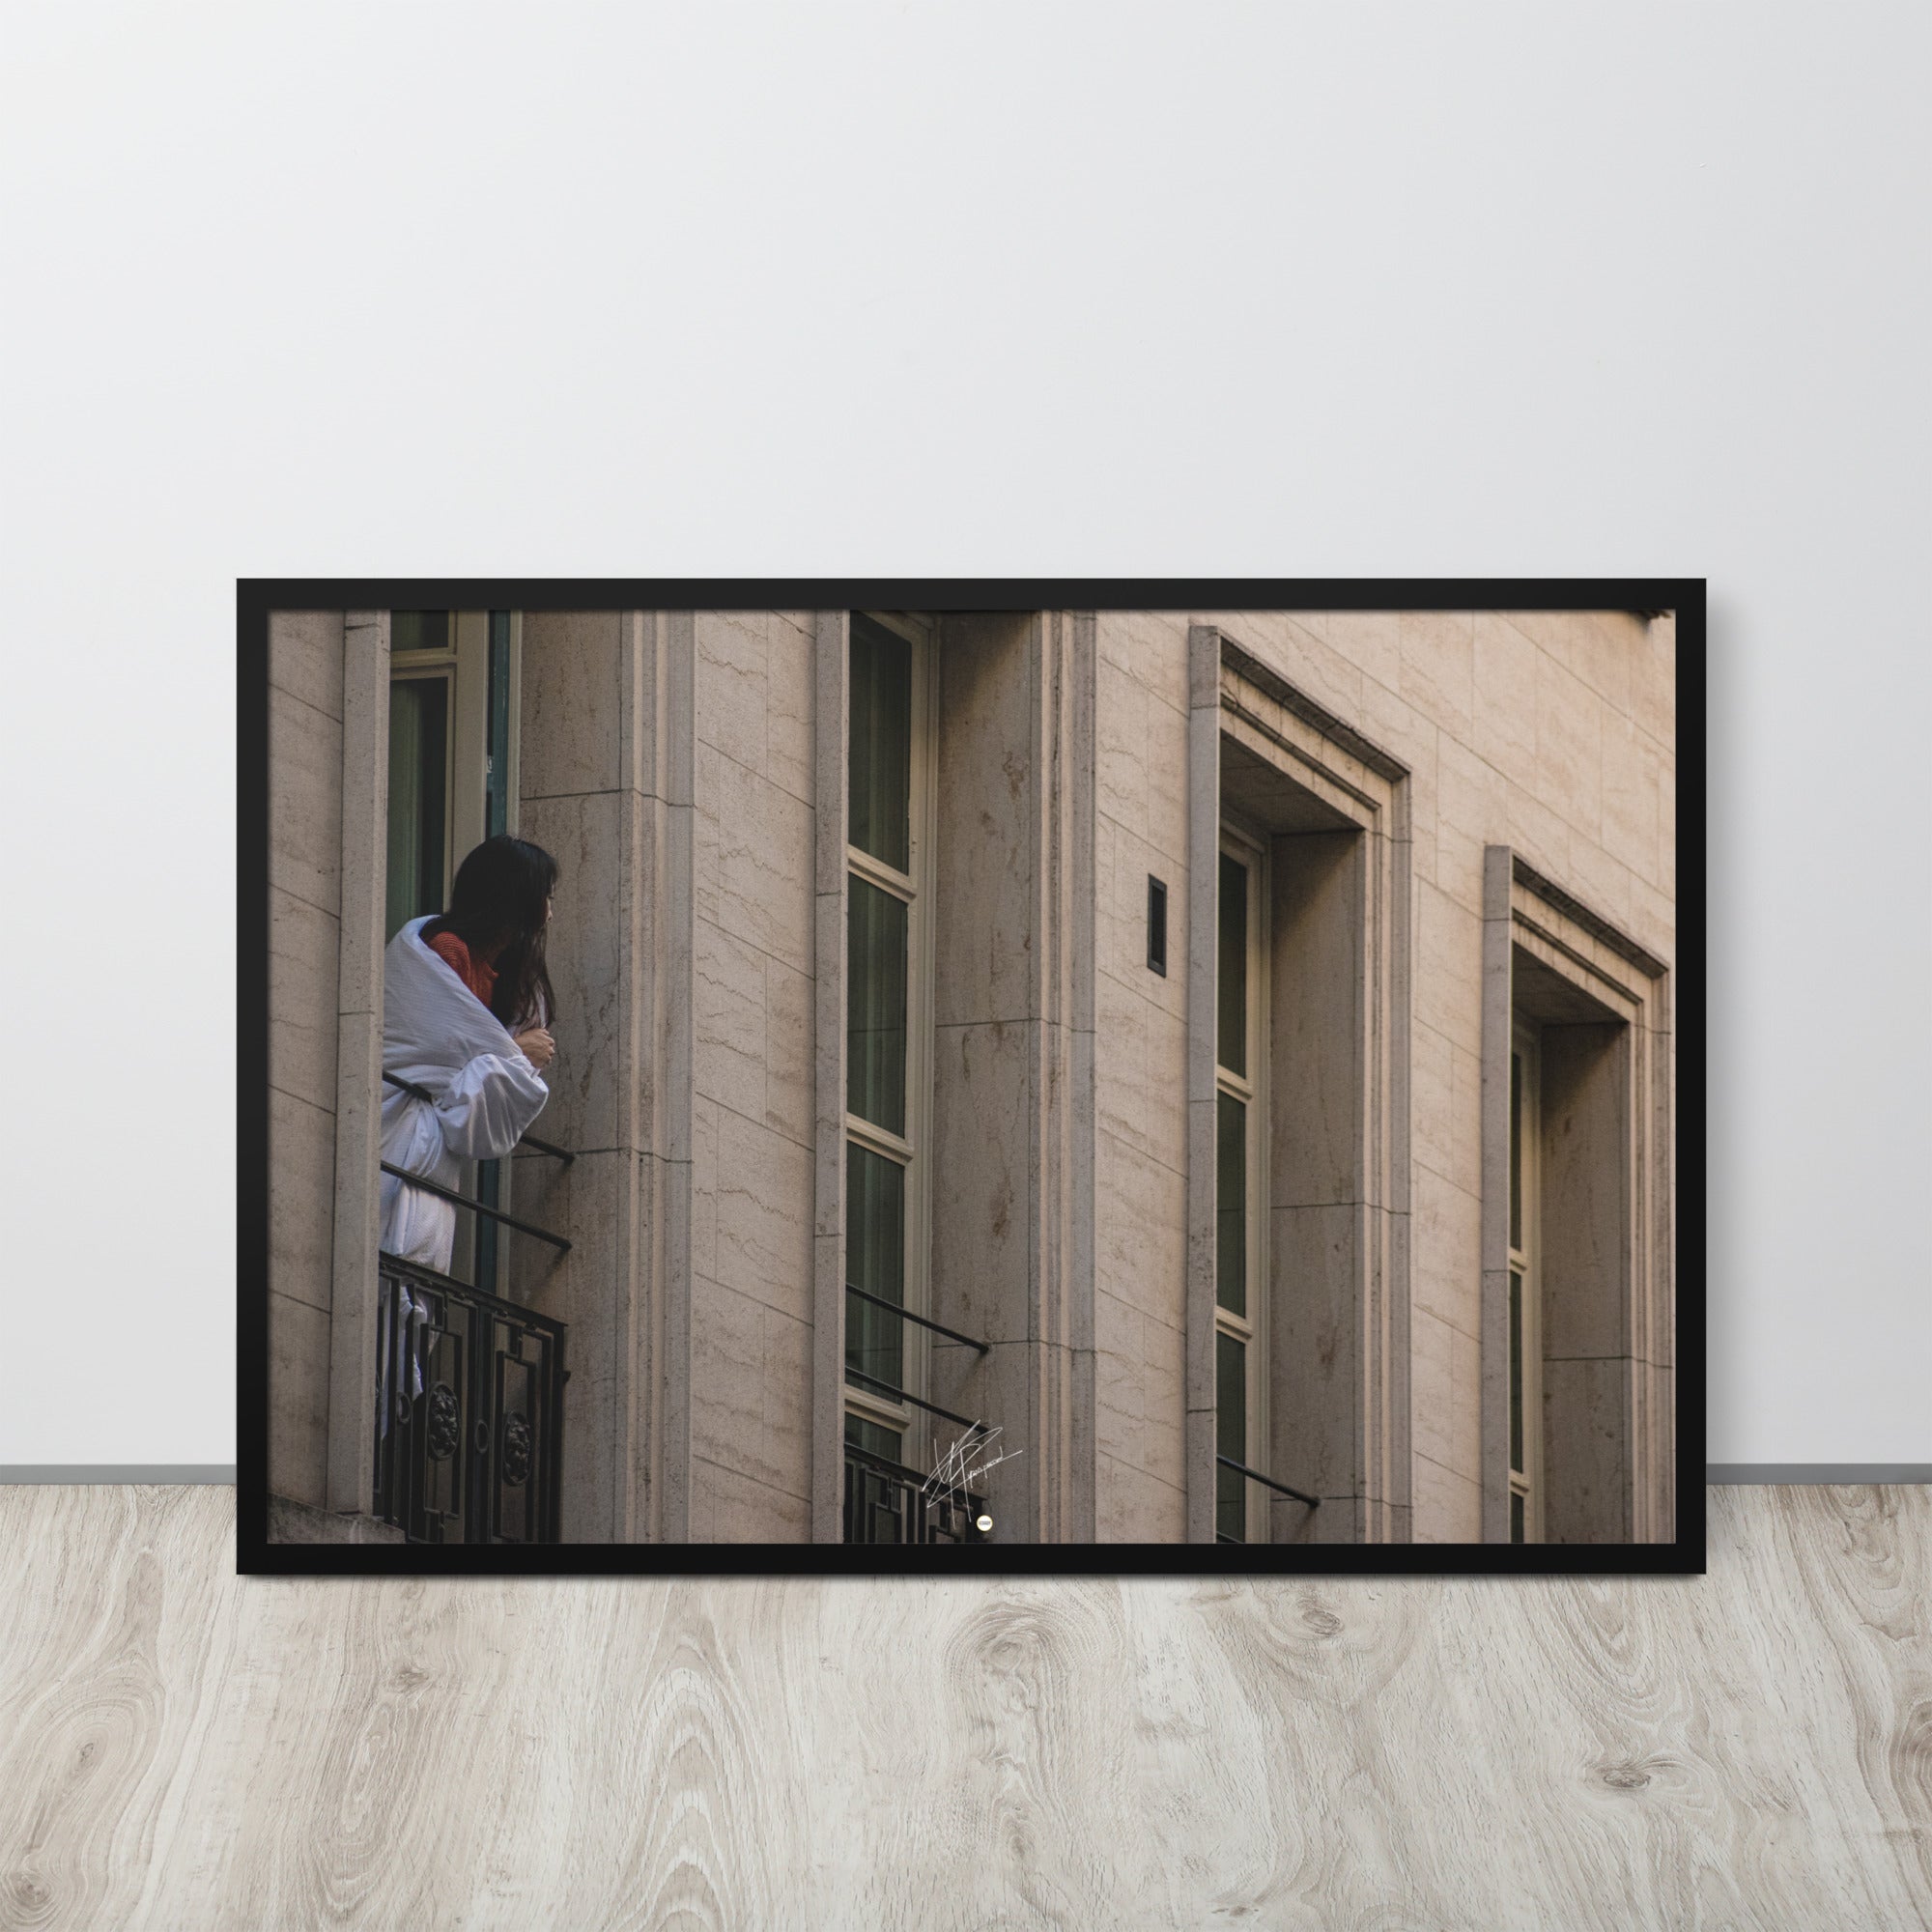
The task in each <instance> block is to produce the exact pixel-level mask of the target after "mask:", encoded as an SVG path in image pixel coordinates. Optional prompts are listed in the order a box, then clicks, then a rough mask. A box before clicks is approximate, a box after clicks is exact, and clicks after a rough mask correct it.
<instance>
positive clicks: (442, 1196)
mask: <svg viewBox="0 0 1932 1932" xmlns="http://www.w3.org/2000/svg"><path fill="white" fill-rule="evenodd" d="M380 1165H381V1167H382V1169H383V1172H384V1174H393V1175H394V1176H395V1177H396V1179H398V1180H407V1181H408V1182H409V1184H410V1185H411V1186H412V1187H420V1188H421V1189H422V1190H423V1192H424V1193H425V1194H434V1195H435V1196H437V1198H438V1199H439V1200H441V1201H447V1202H450V1203H452V1204H453V1205H454V1206H456V1207H458V1208H469V1210H470V1212H471V1213H472V1214H487V1215H488V1216H489V1217H490V1219H491V1220H493V1221H500V1222H501V1223H502V1224H503V1226H504V1227H506V1228H514V1229H515V1230H516V1231H517V1233H518V1234H520V1235H533V1236H536V1238H537V1239H538V1240H540V1241H548V1242H549V1243H550V1244H551V1246H552V1247H554V1249H556V1251H557V1252H558V1253H559V1254H564V1255H567V1254H568V1253H569V1252H570V1243H569V1242H568V1241H567V1240H565V1239H564V1237H563V1236H561V1235H553V1234H552V1233H551V1231H550V1230H549V1229H548V1228H539V1227H537V1226H536V1225H535V1223H534V1222H530V1221H520V1220H518V1219H517V1217H516V1216H515V1215H514V1214H506V1213H504V1212H503V1210H502V1209H501V1208H492V1207H490V1206H489V1205H488V1203H486V1202H482V1201H472V1200H470V1198H469V1195H467V1194H459V1193H457V1192H456V1190H455V1189H454V1188H450V1187H442V1186H440V1185H439V1184H438V1183H437V1182H436V1181H434V1180H425V1179H423V1178H422V1176H421V1175H419V1174H412V1173H410V1172H409V1170H408V1169H407V1168H401V1167H395V1166H392V1165H391V1164H390V1163H389V1162H388V1161H386V1160H385V1161H383V1162H382V1163H380ZM480 1292H482V1291H479V1293H480Z"/></svg>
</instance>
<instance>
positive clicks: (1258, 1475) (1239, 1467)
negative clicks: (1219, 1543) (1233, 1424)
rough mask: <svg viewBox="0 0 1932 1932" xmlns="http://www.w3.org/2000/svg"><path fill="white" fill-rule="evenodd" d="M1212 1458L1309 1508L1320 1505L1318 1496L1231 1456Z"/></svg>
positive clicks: (1249, 1479) (1229, 1540)
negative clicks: (1280, 1481) (1298, 1488)
mask: <svg viewBox="0 0 1932 1932" xmlns="http://www.w3.org/2000/svg"><path fill="white" fill-rule="evenodd" d="M1214 1460H1215V1462H1217V1463H1220V1465H1221V1466H1222V1467H1223V1468H1224V1469H1233V1470H1234V1471H1235V1473H1236V1475H1237V1476H1245V1477H1247V1479H1248V1481H1249V1482H1251V1483H1261V1484H1263V1485H1264V1486H1265V1487H1266V1488H1268V1489H1270V1490H1279V1491H1280V1492H1281V1493H1282V1494H1283V1495H1285V1496H1293V1498H1294V1500H1295V1501H1296V1502H1298V1503H1306V1504H1307V1505H1308V1507H1309V1508H1310V1509H1320V1508H1321V1497H1320V1496H1311V1495H1310V1494H1309V1493H1308V1492H1307V1491H1306V1490H1297V1489H1293V1488H1291V1487H1290V1486H1289V1485H1288V1484H1287V1483H1278V1482H1276V1481H1275V1479H1274V1478H1273V1477H1272V1476H1264V1475H1263V1474H1262V1472H1261V1471H1260V1470H1259V1469H1251V1468H1249V1467H1248V1465H1247V1464H1246V1463H1237V1462H1236V1461H1235V1459H1234V1458H1233V1457H1232V1456H1216V1457H1215V1458H1214ZM1236 1540H1237V1539H1236V1538H1235V1537H1228V1538H1226V1539H1225V1541H1227V1542H1229V1543H1233V1542H1236Z"/></svg>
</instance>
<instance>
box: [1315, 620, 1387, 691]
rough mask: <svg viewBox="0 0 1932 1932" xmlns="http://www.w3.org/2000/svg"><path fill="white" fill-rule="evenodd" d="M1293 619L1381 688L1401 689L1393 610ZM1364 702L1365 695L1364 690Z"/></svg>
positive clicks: (1385, 689)
mask: <svg viewBox="0 0 1932 1932" xmlns="http://www.w3.org/2000/svg"><path fill="white" fill-rule="evenodd" d="M1296 618H1297V621H1298V622H1300V623H1301V624H1303V625H1304V626H1305V627H1306V628H1308V629H1310V630H1319V632H1320V634H1321V637H1322V638H1324V639H1326V641H1327V643H1328V646H1329V648H1330V649H1331V650H1333V651H1334V652H1335V653H1336V654H1337V655H1338V656H1340V657H1342V658H1344V659H1346V660H1347V661H1348V662H1349V663H1350V664H1352V665H1354V666H1356V667H1357V668H1359V669H1360V670H1361V672H1362V674H1363V676H1364V677H1365V678H1369V679H1373V680H1374V681H1375V682H1376V683H1377V684H1378V685H1380V686H1381V687H1382V689H1383V690H1384V691H1389V692H1399V691H1401V689H1402V615H1401V612H1399V611H1298V612H1296ZM1364 701H1365V702H1367V701H1368V694H1367V693H1366V692H1365V693H1364Z"/></svg>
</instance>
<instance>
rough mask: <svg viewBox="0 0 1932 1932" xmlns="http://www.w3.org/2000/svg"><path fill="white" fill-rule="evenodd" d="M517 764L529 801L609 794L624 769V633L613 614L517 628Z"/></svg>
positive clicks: (549, 616) (529, 620)
mask: <svg viewBox="0 0 1932 1932" xmlns="http://www.w3.org/2000/svg"><path fill="white" fill-rule="evenodd" d="M523 634H524V641H523V665H522V671H521V676H522V683H523V718H522V722H521V726H520V731H519V739H518V750H517V756H518V760H519V765H520V769H521V783H522V786H523V796H524V801H525V807H526V810H527V807H528V802H529V801H530V800H531V799H534V798H568V797H571V796H574V795H575V794H577V793H580V792H592V791H610V790H612V789H614V788H615V787H617V786H619V785H622V784H626V783H628V782H630V781H631V775H630V774H627V773H626V772H625V770H624V768H623V757H622V743H623V721H624V706H623V704H622V702H621V699H622V696H623V691H624V682H623V674H622V665H621V655H622V652H623V649H624V643H625V627H624V623H623V619H622V617H621V616H620V614H619V613H618V612H616V611H526V612H525V613H524V624H523Z"/></svg>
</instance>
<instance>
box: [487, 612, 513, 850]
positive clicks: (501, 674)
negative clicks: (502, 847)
mask: <svg viewBox="0 0 1932 1932" xmlns="http://www.w3.org/2000/svg"><path fill="white" fill-rule="evenodd" d="M509 829H510V613H509V612H508V611H491V612H490V742H489V744H488V745H487V746H486V747H485V748H484V759H483V836H484V837H485V838H496V837H497V835H498V834H499V833H503V832H507V831H508V830H509Z"/></svg>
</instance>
